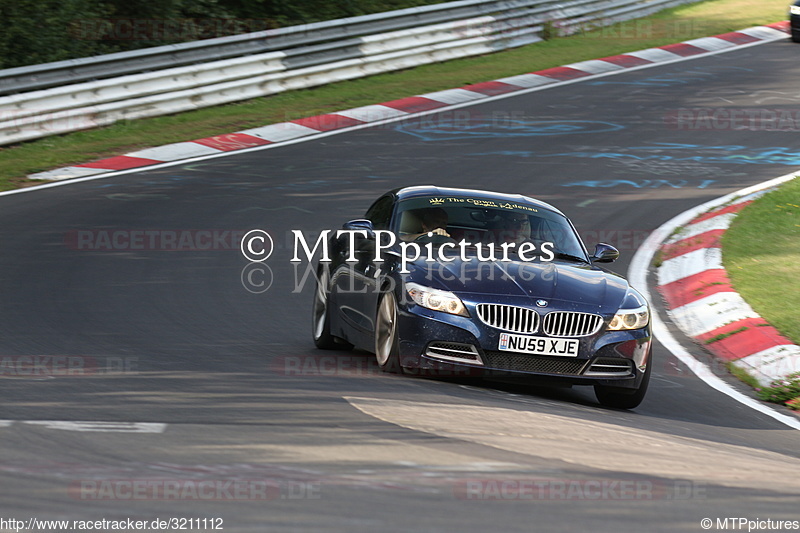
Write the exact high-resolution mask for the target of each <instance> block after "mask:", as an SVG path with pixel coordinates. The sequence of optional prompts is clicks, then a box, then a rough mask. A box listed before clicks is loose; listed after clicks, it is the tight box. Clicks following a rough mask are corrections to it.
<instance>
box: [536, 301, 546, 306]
mask: <svg viewBox="0 0 800 533" xmlns="http://www.w3.org/2000/svg"><path fill="white" fill-rule="evenodd" d="M536 305H538V306H539V307H547V300H536Z"/></svg>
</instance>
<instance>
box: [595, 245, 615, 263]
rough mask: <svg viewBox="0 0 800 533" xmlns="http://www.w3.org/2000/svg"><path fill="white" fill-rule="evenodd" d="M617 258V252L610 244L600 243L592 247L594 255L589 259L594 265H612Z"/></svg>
mask: <svg viewBox="0 0 800 533" xmlns="http://www.w3.org/2000/svg"><path fill="white" fill-rule="evenodd" d="M618 258H619V250H617V249H616V248H614V247H613V246H611V245H610V244H606V243H604V242H601V243H599V244H597V245H596V246H595V247H594V254H592V257H590V258H589V259H591V260H592V261H593V262H595V263H613V262H614V261H616V260H617V259H618Z"/></svg>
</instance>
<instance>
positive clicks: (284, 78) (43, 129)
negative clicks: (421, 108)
mask: <svg viewBox="0 0 800 533" xmlns="http://www.w3.org/2000/svg"><path fill="white" fill-rule="evenodd" d="M693 1H697V0H569V1H557V0H504V1H498V0H491V1H487V0H461V1H458V2H448V3H445V4H437V5H431V6H425V7H419V8H411V9H403V10H398V11H392V12H388V13H380V14H376V15H367V16H363V17H354V18H350V19H341V20H334V21H328V22H321V23H316V24H308V25H303V26H293V27H290V28H283V29H279V30H269V31H265V32H256V33H252V34H246V35H237V36H233V37H224V38H220V39H209V40H205V41H196V42H191V43H183V44H178V45H172V46H162V47H156V48H150V49H145V50H137V51H132V52H124V53H120V54H110V55H104V56H96V57H91V58H85V59H78V60H72V61H61V62H57V63H48V64H43V65H34V66H30V67H21V68H16V69H8V70H3V71H0V94H5V96H0V145H6V144H12V143H17V142H21V141H26V140H31V139H36V138H40V137H45V136H48V135H54V134H60V133H67V132H71V131H77V130H82V129H88V128H92V127H97V126H103V125H109V124H113V123H114V122H117V121H119V120H128V119H135V118H144V117H152V116H158V115H165V114H172V113H178V112H182V111H187V110H192V109H197V108H201V107H209V106H214V105H220V104H225V103H230V102H235V101H241V100H246V99H250V98H257V97H261V96H267V95H271V94H276V93H279V92H283V91H286V90H293V89H300V88H307V87H311V86H315V85H322V84H326V83H331V82H335V81H341V80H346V79H352V78H358V77H363V76H368V75H372V74H377V73H380V72H387V71H392V70H399V69H406V68H411V67H415V66H418V65H423V64H427V63H433V62H438V61H446V60H448V59H453V58H457V57H467V56H473V55H480V54H486V53H490V52H495V51H499V50H504V49H507V48H512V47H517V46H522V45H525V44H530V43H533V42H537V41H540V40H542V38H543V37H542V33H543V32H544V31H545V29H547V31H558V32H560V33H561V34H570V33H575V32H577V31H581V30H583V29H585V28H587V27H599V26H603V25H608V24H612V23H615V22H619V21H623V20H629V19H632V18H636V17H640V16H644V15H647V14H650V13H653V12H656V11H659V10H661V9H665V8H667V7H671V6H674V5H679V4H684V3H689V2H693ZM42 87H46V88H44V89H42ZM32 89H38V90H32ZM14 92H16V93H17V94H9V93H14Z"/></svg>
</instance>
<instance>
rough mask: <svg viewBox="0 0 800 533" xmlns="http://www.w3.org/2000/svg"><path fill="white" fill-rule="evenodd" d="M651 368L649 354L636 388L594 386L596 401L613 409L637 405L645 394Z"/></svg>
mask: <svg viewBox="0 0 800 533" xmlns="http://www.w3.org/2000/svg"><path fill="white" fill-rule="evenodd" d="M652 369H653V361H652V358H651V357H650V355H648V357H647V368H646V369H645V371H644V376H642V382H641V383H640V384H639V388H638V389H634V390H626V389H622V388H619V387H607V386H603V385H595V386H594V395H595V396H596V397H597V401H598V402H600V404H601V405H603V406H605V407H613V408H615V409H633V408H635V407H638V406H639V404H640V403H642V400H644V396H645V394H647V386H648V384H649V383H650V372H651V370H652Z"/></svg>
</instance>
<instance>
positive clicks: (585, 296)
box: [408, 258, 629, 313]
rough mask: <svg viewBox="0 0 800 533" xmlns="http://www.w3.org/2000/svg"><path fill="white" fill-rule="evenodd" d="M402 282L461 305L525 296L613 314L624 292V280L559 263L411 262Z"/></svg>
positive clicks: (594, 269)
mask: <svg viewBox="0 0 800 533" xmlns="http://www.w3.org/2000/svg"><path fill="white" fill-rule="evenodd" d="M409 270H410V277H409V279H408V281H414V282H415V283H419V284H422V285H427V286H429V287H433V288H438V289H443V290H446V291H450V292H453V293H456V294H457V295H459V297H461V298H462V299H465V300H472V301H482V300H486V298H485V297H486V296H493V298H490V299H491V300H493V301H498V302H499V301H501V300H504V299H506V298H505V297H511V298H514V297H516V298H518V297H528V298H530V299H531V300H532V301H535V300H539V299H541V300H546V301H547V302H548V304H549V303H551V302H553V303H555V302H560V303H561V305H559V307H571V308H592V309H593V310H595V311H596V312H607V313H614V312H616V311H617V309H619V306H620V304H621V303H622V302H623V300H624V299H625V295H626V293H627V290H628V287H629V286H628V282H627V281H626V280H625V278H623V277H621V276H619V275H617V274H614V273H611V272H608V271H605V270H602V269H600V268H597V267H593V266H591V265H588V264H583V263H572V262H563V261H558V260H556V261H552V262H523V261H494V262H492V261H478V260H477V259H475V258H472V259H470V260H468V261H463V260H461V259H455V260H454V261H452V262H450V263H439V262H437V263H426V262H424V261H417V262H415V263H414V264H413V265H410V269H409Z"/></svg>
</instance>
